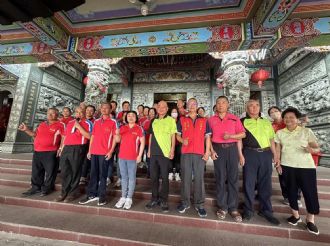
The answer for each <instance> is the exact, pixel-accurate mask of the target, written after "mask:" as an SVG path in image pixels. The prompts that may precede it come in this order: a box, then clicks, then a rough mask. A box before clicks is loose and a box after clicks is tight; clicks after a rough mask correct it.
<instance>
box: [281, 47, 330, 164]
mask: <svg viewBox="0 0 330 246" xmlns="http://www.w3.org/2000/svg"><path fill="white" fill-rule="evenodd" d="M278 71H279V78H278V81H279V99H280V104H281V107H282V108H283V109H284V108H286V107H288V106H293V107H296V108H298V109H299V110H300V111H301V112H302V113H305V114H308V117H309V119H310V122H309V124H308V127H310V128H311V129H312V130H313V131H314V133H315V134H316V136H317V137H318V140H319V143H320V145H321V151H322V153H323V157H322V158H321V162H320V163H321V164H322V165H328V166H330V82H329V78H330V54H325V53H308V52H306V51H305V50H296V51H294V52H293V53H292V54H291V55H289V56H288V57H287V58H286V59H285V60H284V61H282V62H281V63H280V64H279V65H278Z"/></svg>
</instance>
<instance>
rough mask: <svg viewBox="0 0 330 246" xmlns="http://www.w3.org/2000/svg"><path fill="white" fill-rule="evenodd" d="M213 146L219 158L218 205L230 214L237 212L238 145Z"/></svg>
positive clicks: (217, 167) (215, 167) (216, 163)
mask: <svg viewBox="0 0 330 246" xmlns="http://www.w3.org/2000/svg"><path fill="white" fill-rule="evenodd" d="M212 146H213V149H214V151H215V152H216V153H217V154H218V156H219V157H218V159H217V160H215V161H214V175H215V182H216V192H217V205H218V207H219V208H221V209H222V210H225V211H228V212H233V211H237V206H238V165H239V156H238V149H237V145H236V143H235V144H233V145H232V146H229V147H225V148H224V147H223V146H222V145H221V144H216V143H212ZM226 181H227V185H226Z"/></svg>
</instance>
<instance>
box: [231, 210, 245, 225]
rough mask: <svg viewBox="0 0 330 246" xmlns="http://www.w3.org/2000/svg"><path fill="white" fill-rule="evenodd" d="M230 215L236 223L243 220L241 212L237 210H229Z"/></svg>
mask: <svg viewBox="0 0 330 246" xmlns="http://www.w3.org/2000/svg"><path fill="white" fill-rule="evenodd" d="M230 215H231V217H232V218H233V219H234V221H235V222H237V223H240V222H242V220H243V219H242V216H241V214H240V213H239V212H237V211H233V212H231V213H230Z"/></svg>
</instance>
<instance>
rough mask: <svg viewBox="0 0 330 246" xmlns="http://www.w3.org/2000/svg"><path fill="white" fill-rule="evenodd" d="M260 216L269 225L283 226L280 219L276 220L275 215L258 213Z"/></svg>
mask: <svg viewBox="0 0 330 246" xmlns="http://www.w3.org/2000/svg"><path fill="white" fill-rule="evenodd" d="M258 215H259V216H261V217H263V218H265V219H266V220H267V221H268V222H269V223H271V224H273V225H279V224H281V223H280V221H279V220H278V219H276V218H275V217H274V216H273V215H271V214H265V213H263V212H258Z"/></svg>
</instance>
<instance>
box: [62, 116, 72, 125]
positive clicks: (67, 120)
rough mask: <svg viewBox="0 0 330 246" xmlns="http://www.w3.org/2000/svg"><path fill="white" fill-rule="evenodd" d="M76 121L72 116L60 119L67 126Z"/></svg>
mask: <svg viewBox="0 0 330 246" xmlns="http://www.w3.org/2000/svg"><path fill="white" fill-rule="evenodd" d="M71 120H74V118H73V117H72V116H69V117H68V118H64V117H62V118H60V122H62V123H64V125H65V126H67V124H68V123H69V122H70V121H71Z"/></svg>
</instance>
